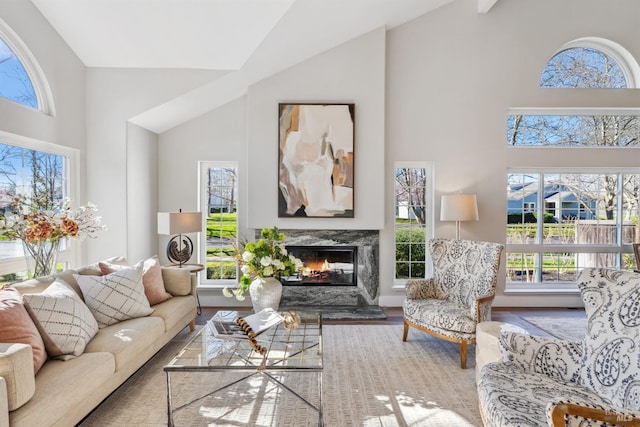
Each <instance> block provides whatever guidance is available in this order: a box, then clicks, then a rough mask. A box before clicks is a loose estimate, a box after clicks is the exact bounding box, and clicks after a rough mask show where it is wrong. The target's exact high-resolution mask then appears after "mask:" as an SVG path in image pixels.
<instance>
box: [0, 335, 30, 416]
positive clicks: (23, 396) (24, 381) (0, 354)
mask: <svg viewBox="0 0 640 427" xmlns="http://www.w3.org/2000/svg"><path fill="white" fill-rule="evenodd" d="M0 377H2V378H4V381H5V383H6V393H7V406H8V408H9V411H13V410H14V409H18V408H19V407H21V406H22V405H24V404H25V403H27V402H28V401H29V399H31V398H32V397H33V394H34V393H35V391H36V378H35V374H34V373H33V350H32V349H31V346H30V345H28V344H15V343H10V344H0Z"/></svg>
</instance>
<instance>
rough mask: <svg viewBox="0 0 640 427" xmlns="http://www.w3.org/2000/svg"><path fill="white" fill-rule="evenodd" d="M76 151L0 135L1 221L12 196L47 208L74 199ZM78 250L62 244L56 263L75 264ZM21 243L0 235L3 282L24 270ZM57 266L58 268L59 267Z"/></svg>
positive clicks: (12, 278)
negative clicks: (69, 262)
mask: <svg viewBox="0 0 640 427" xmlns="http://www.w3.org/2000/svg"><path fill="white" fill-rule="evenodd" d="M77 158H78V152H77V150H73V149H69V148H65V147H60V146H56V145H54V144H49V143H45V142H42V141H35V140H31V139H28V138H23V137H18V136H16V135H11V134H7V133H0V219H4V215H5V214H6V213H7V212H8V211H11V209H12V201H13V199H14V198H15V197H20V198H23V199H30V200H32V201H33V203H35V204H37V205H38V206H39V207H41V208H43V209H46V208H48V207H50V206H52V205H54V204H56V203H57V202H59V201H61V200H62V199H64V198H65V197H71V198H73V193H74V192H73V190H74V185H72V184H76V183H75V180H74V182H73V183H72V182H71V179H72V178H73V177H75V173H76V172H75V171H76V170H77V161H78V160H77ZM76 252H77V251H74V246H73V245H71V244H69V243H68V242H65V243H63V245H62V247H61V251H60V253H59V257H58V261H59V263H64V262H66V261H72V260H73V261H74V262H77V261H78V260H77V258H75V259H74V258H72V257H74V256H77V255H78V254H77V253H76ZM25 267H26V266H25V264H24V255H23V248H22V243H21V242H20V241H19V240H10V239H8V238H7V237H6V236H0V275H3V279H2V282H8V281H12V280H15V279H16V278H18V277H20V276H21V275H22V274H23V273H24V271H25ZM58 267H60V265H59V266H58Z"/></svg>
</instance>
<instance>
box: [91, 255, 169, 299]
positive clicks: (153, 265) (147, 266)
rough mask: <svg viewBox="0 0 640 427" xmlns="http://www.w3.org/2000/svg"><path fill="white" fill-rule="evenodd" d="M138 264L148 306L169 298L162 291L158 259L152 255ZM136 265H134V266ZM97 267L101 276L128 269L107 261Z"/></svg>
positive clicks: (163, 290) (162, 284)
mask: <svg viewBox="0 0 640 427" xmlns="http://www.w3.org/2000/svg"><path fill="white" fill-rule="evenodd" d="M138 264H142V285H143V286H144V294H145V295H146V297H147V300H148V301H149V305H155V304H158V303H161V302H162V301H166V300H168V299H169V298H171V294H169V293H168V292H167V291H166V290H165V289H164V282H163V280H162V269H161V267H160V261H159V260H158V257H157V256H156V255H154V256H152V257H151V258H148V259H145V260H143V261H140V262H139V263H138ZM138 264H136V266H137V265H138ZM98 266H99V267H100V271H101V272H102V274H111V273H114V272H116V271H120V270H123V269H125V268H130V267H127V266H123V265H120V264H115V263H112V262H109V261H100V262H99V263H98Z"/></svg>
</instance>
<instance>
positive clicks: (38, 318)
mask: <svg viewBox="0 0 640 427" xmlns="http://www.w3.org/2000/svg"><path fill="white" fill-rule="evenodd" d="M23 298H24V300H25V302H26V303H27V309H28V311H29V314H30V315H31V317H32V319H33V321H34V323H35V324H36V326H37V327H38V330H39V331H40V335H41V336H42V340H43V341H44V345H45V348H46V349H47V353H49V356H51V357H56V358H60V359H62V360H68V359H71V358H73V357H77V356H79V355H80V354H82V352H83V351H84V348H85V346H86V344H87V342H89V340H91V338H93V336H94V335H95V334H96V332H97V331H98V324H97V323H96V319H95V318H94V317H93V315H92V314H91V311H89V309H88V308H87V306H86V305H85V303H84V302H82V300H81V299H80V297H79V296H78V294H76V293H75V291H74V290H73V289H71V287H70V286H69V285H68V284H67V283H65V282H64V281H63V280H62V279H59V278H58V279H56V281H55V282H53V283H52V284H51V285H50V286H49V287H48V288H47V289H45V290H44V291H43V292H42V293H39V294H24V295H23Z"/></svg>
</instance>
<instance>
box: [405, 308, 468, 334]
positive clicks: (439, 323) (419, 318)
mask: <svg viewBox="0 0 640 427" xmlns="http://www.w3.org/2000/svg"><path fill="white" fill-rule="evenodd" d="M403 310H404V317H405V318H407V320H409V321H411V322H413V323H416V324H418V325H420V326H424V327H425V328H427V329H431V330H435V331H436V332H442V331H444V333H445V334H447V336H453V335H456V336H457V335H460V334H463V335H464V334H467V335H475V332H476V322H475V320H474V319H473V318H472V317H471V314H470V312H469V307H467V306H464V305H460V304H458V303H456V302H454V301H448V300H435V299H426V300H412V299H405V300H404V303H403ZM436 328H437V329H436ZM447 331H450V332H449V333H447ZM460 337H462V335H461V336H460Z"/></svg>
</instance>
